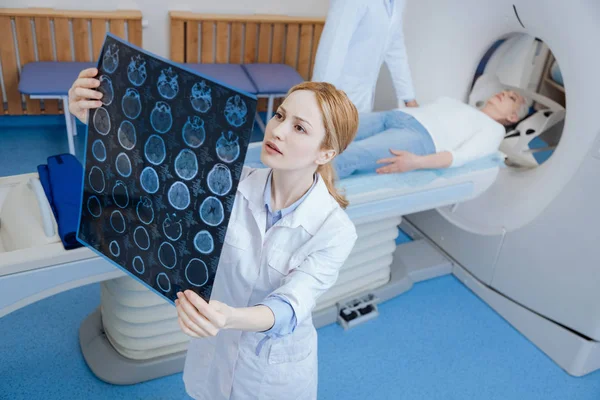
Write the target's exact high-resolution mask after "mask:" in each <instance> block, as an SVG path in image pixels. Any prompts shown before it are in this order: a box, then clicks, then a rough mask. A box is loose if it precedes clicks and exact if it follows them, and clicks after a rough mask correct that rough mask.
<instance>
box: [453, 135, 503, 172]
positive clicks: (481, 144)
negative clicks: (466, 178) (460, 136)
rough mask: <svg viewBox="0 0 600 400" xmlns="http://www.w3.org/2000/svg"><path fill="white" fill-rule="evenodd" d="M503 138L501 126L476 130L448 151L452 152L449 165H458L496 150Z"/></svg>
mask: <svg viewBox="0 0 600 400" xmlns="http://www.w3.org/2000/svg"><path fill="white" fill-rule="evenodd" d="M503 138H504V129H503V128H501V127H498V129H496V130H493V131H491V130H490V129H479V130H477V132H475V134H474V135H473V136H471V137H470V138H469V139H467V140H466V141H465V142H464V143H462V144H461V145H460V146H459V147H457V148H456V149H453V150H451V151H450V154H452V164H450V167H460V166H462V165H465V164H467V163H469V162H471V161H475V160H477V159H478V158H482V157H485V156H488V155H490V154H493V153H495V152H497V151H498V148H499V147H500V143H501V142H502V139H503Z"/></svg>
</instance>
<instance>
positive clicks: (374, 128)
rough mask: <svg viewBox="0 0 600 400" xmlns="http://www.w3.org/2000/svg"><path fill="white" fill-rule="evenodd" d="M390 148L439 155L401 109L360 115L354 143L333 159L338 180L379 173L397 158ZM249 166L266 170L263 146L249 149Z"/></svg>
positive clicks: (425, 130) (247, 157)
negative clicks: (391, 158)
mask: <svg viewBox="0 0 600 400" xmlns="http://www.w3.org/2000/svg"><path fill="white" fill-rule="evenodd" d="M390 149H392V150H405V151H409V152H411V153H414V154H417V155H427V154H433V153H435V145H434V143H433V140H432V139H431V136H430V135H429V133H428V132H427V129H425V127H424V126H423V125H421V124H420V123H419V122H418V121H417V120H416V119H415V118H414V117H413V116H411V115H409V114H406V113H403V112H402V111H400V110H390V111H382V112H371V113H362V114H360V116H359V125H358V132H357V133H356V138H355V139H354V142H352V143H351V144H350V145H349V146H348V148H346V150H345V151H344V152H343V153H342V154H340V155H338V156H337V157H336V158H335V159H334V160H333V165H334V168H335V170H336V173H337V175H338V178H340V179H342V178H345V177H347V176H349V175H352V174H355V173H356V174H358V173H372V172H375V170H376V169H378V168H380V167H382V166H383V165H385V164H377V160H380V159H382V158H388V157H393V154H391V153H390ZM246 165H248V166H251V167H263V165H262V164H261V162H260V147H258V148H254V149H248V153H247V155H246Z"/></svg>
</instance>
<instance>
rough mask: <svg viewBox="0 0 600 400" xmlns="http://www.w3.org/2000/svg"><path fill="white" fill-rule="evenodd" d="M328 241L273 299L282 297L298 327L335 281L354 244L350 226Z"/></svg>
mask: <svg viewBox="0 0 600 400" xmlns="http://www.w3.org/2000/svg"><path fill="white" fill-rule="evenodd" d="M330 237H331V240H330V241H329V243H327V244H326V245H325V246H324V247H323V248H322V249H320V250H318V251H316V252H314V253H312V254H309V255H308V257H307V258H306V259H305V260H304V261H303V262H302V263H301V264H300V265H299V266H298V267H296V268H295V269H294V270H293V271H292V272H290V273H289V274H288V275H287V276H286V277H285V278H284V280H283V283H282V285H281V286H280V287H279V288H278V289H277V290H275V291H274V292H273V293H272V295H277V296H282V297H284V298H285V299H287V300H288V302H289V304H290V305H291V306H292V308H293V309H294V313H295V315H296V320H297V324H298V325H300V324H301V323H302V322H303V321H304V320H305V319H306V318H308V317H309V316H310V315H311V313H312V310H313V308H314V307H315V304H316V302H317V299H318V298H319V297H320V296H321V295H322V294H323V293H325V292H326V291H327V290H328V289H329V288H330V287H331V286H333V284H334V283H335V282H336V281H337V278H338V275H339V271H340V268H341V267H342V265H343V264H344V262H346V259H347V258H348V256H349V255H350V252H351V251H352V248H353V247H354V243H355V242H356V238H357V236H356V230H355V229H354V226H353V225H350V226H348V225H345V226H344V229H342V230H340V231H337V232H332V233H331V236H330Z"/></svg>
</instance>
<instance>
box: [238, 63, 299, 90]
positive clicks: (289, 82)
mask: <svg viewBox="0 0 600 400" xmlns="http://www.w3.org/2000/svg"><path fill="white" fill-rule="evenodd" d="M243 67H244V70H245V71H246V73H247V74H248V76H249V77H250V79H252V83H254V86H256V89H257V91H258V94H286V93H287V92H288V91H289V90H290V89H291V88H292V87H293V86H295V85H297V84H299V83H302V82H304V79H302V77H301V76H300V74H299V73H298V71H296V70H295V69H294V68H292V67H290V66H289V65H285V64H244V65H243Z"/></svg>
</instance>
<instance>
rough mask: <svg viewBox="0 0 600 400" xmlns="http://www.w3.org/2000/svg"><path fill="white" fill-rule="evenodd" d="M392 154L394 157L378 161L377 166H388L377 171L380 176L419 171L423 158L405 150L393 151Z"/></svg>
mask: <svg viewBox="0 0 600 400" xmlns="http://www.w3.org/2000/svg"><path fill="white" fill-rule="evenodd" d="M390 153H392V154H393V155H394V157H389V158H382V159H381V160H378V161H377V164H387V165H385V166H383V167H381V168H378V169H377V171H376V172H377V173H378V174H391V173H394V172H409V171H412V170H415V169H419V168H420V166H419V163H420V161H421V158H422V157H421V156H418V155H416V154H414V153H411V152H408V151H404V150H391V149H390Z"/></svg>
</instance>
